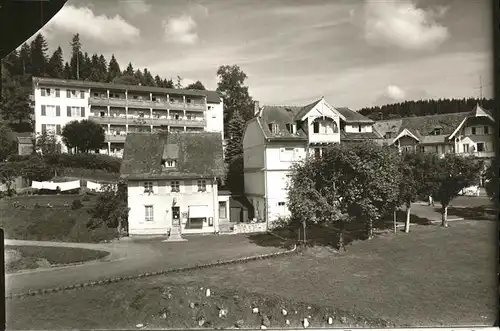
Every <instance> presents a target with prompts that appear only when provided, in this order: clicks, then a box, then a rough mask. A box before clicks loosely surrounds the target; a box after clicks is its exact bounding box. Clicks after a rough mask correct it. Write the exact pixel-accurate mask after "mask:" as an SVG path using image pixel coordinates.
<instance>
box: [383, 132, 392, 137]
mask: <svg viewBox="0 0 500 331" xmlns="http://www.w3.org/2000/svg"><path fill="white" fill-rule="evenodd" d="M384 138H385V139H390V138H392V132H386V133H385V136H384Z"/></svg>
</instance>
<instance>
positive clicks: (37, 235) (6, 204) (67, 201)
mask: <svg viewBox="0 0 500 331" xmlns="http://www.w3.org/2000/svg"><path fill="white" fill-rule="evenodd" d="M75 199H80V200H81V201H82V203H83V207H82V208H81V209H77V210H72V209H71V203H72V202H73V200H75ZM87 199H88V200H87ZM96 199H97V196H92V195H87V198H84V197H83V196H81V195H76V194H74V195H73V194H71V195H31V196H18V197H14V198H5V199H2V200H0V215H2V217H1V218H0V227H2V228H3V229H4V231H5V238H6V239H21V240H49V241H70V242H95V241H98V240H102V239H109V238H108V236H109V235H111V234H114V232H113V231H107V230H105V229H99V230H96V231H94V232H89V231H88V230H87V229H86V226H85V225H86V223H87V221H88V220H89V219H90V215H89V213H88V211H89V209H90V208H92V207H93V205H94V204H95V201H96ZM85 200H87V201H85ZM16 202H17V203H18V204H19V206H18V207H15V206H14V204H15V203H16ZM48 203H50V204H51V205H52V208H49V207H47V204H48ZM36 204H38V205H39V206H40V207H39V208H35V205H36ZM107 232H109V235H108V234H107Z"/></svg>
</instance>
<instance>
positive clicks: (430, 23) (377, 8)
mask: <svg viewBox="0 0 500 331" xmlns="http://www.w3.org/2000/svg"><path fill="white" fill-rule="evenodd" d="M364 9H365V12H364V13H365V17H364V22H365V24H364V28H365V38H366V40H367V41H368V42H369V43H371V44H374V45H396V46H399V47H401V48H403V49H409V50H421V49H433V48H436V47H437V46H439V45H441V44H442V43H443V42H444V41H445V40H446V39H448V37H449V33H448V29H447V28H446V27H445V26H443V25H440V24H439V23H437V22H436V21H435V19H436V18H441V17H442V16H443V15H444V14H445V13H446V11H447V8H446V7H437V8H435V9H427V10H424V9H421V8H417V7H416V5H415V4H414V3H412V2H406V1H405V2H398V1H383V2H382V1H377V2H375V1H371V0H366V2H365V8H364Z"/></svg>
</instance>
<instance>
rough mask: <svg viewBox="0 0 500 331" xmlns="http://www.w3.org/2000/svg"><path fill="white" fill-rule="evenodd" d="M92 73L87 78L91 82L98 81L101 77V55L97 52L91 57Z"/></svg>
mask: <svg viewBox="0 0 500 331" xmlns="http://www.w3.org/2000/svg"><path fill="white" fill-rule="evenodd" d="M90 67H91V69H90V74H89V76H88V77H87V78H86V80H88V81H91V82H98V81H99V80H100V79H101V75H100V72H99V57H98V56H97V54H92V57H91V59H90Z"/></svg>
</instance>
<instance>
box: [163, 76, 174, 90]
mask: <svg viewBox="0 0 500 331" xmlns="http://www.w3.org/2000/svg"><path fill="white" fill-rule="evenodd" d="M162 87H164V88H174V81H173V80H172V78H170V79H164V80H163V86H162Z"/></svg>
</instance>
